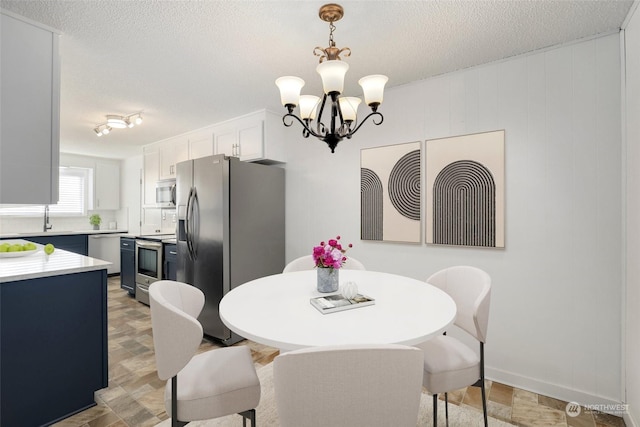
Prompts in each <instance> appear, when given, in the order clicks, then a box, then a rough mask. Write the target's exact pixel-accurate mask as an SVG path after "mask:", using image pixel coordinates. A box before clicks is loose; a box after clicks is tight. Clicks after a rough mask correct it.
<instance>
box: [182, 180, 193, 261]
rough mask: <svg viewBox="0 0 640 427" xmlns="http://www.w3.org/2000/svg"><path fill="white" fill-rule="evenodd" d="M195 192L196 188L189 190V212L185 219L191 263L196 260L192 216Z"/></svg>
mask: <svg viewBox="0 0 640 427" xmlns="http://www.w3.org/2000/svg"><path fill="white" fill-rule="evenodd" d="M193 191H194V188H193V187H191V189H189V196H188V197H187V212H186V215H185V219H184V231H185V235H186V236H185V237H186V241H187V253H188V254H189V259H190V260H191V261H193V260H194V258H193V242H192V240H191V219H192V218H191V216H192V210H193Z"/></svg>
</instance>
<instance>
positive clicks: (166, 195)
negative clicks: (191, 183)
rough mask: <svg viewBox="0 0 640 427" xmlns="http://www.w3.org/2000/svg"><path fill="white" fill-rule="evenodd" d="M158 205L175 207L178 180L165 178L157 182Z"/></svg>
mask: <svg viewBox="0 0 640 427" xmlns="http://www.w3.org/2000/svg"><path fill="white" fill-rule="evenodd" d="M156 205H157V206H160V207H173V206H175V205H176V180H175V178H172V179H163V180H161V181H158V183H157V184H156Z"/></svg>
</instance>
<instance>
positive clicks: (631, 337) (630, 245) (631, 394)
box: [625, 9, 640, 426]
mask: <svg viewBox="0 0 640 427" xmlns="http://www.w3.org/2000/svg"><path fill="white" fill-rule="evenodd" d="M625 45H626V46H625V47H626V49H625V50H626V60H625V62H626V91H625V101H626V139H627V144H626V148H627V164H626V171H627V193H626V196H627V224H626V225H627V228H626V235H627V241H626V244H627V246H626V248H627V254H626V255H627V265H626V267H627V269H626V273H627V277H626V279H627V282H626V283H627V287H626V337H625V349H626V354H625V361H626V402H627V404H628V405H629V414H628V419H625V421H627V425H632V426H638V425H640V362H639V361H640V261H639V260H640V168H638V165H639V164H640V120H638V117H640V12H638V9H636V10H635V13H634V14H633V16H632V18H631V20H630V21H629V23H628V25H627V27H626V29H625Z"/></svg>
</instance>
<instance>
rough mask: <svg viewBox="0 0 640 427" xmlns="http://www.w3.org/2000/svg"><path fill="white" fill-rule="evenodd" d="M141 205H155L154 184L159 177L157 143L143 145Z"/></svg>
mask: <svg viewBox="0 0 640 427" xmlns="http://www.w3.org/2000/svg"><path fill="white" fill-rule="evenodd" d="M142 163H143V164H142V169H143V171H144V173H143V181H144V182H143V187H142V188H143V193H144V194H143V201H142V205H143V206H155V205H156V184H157V183H158V180H159V179H160V151H159V147H158V145H157V144H154V145H152V146H148V147H144V150H143V155H142Z"/></svg>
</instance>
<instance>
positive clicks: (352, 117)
mask: <svg viewBox="0 0 640 427" xmlns="http://www.w3.org/2000/svg"><path fill="white" fill-rule="evenodd" d="M318 15H319V16H320V19H322V20H323V21H325V22H328V23H329V46H328V47H326V48H324V49H323V48H321V47H316V48H315V49H314V50H313V54H314V55H316V56H319V57H320V64H319V65H318V66H317V68H316V71H317V72H318V74H320V77H321V78H322V86H323V89H324V95H323V96H322V99H320V97H317V96H314V95H302V96H301V95H300V90H301V89H302V87H303V86H304V80H302V79H301V78H299V77H294V76H284V77H280V78H279V79H277V80H276V85H277V86H278V88H279V89H280V101H281V102H282V105H283V106H284V107H285V108H286V109H287V114H285V115H284V116H283V117H282V122H283V123H284V125H285V126H287V127H289V126H291V125H293V120H290V121H288V120H287V118H291V119H295V120H297V121H298V122H299V123H300V124H301V125H302V127H303V130H302V136H303V137H305V138H308V137H309V135H313V136H315V137H316V138H319V139H321V140H323V141H324V142H326V143H327V145H328V146H329V148H330V149H331V152H332V153H333V152H334V151H335V148H336V146H337V145H338V143H339V142H340V141H342V140H343V139H344V138H347V139H350V138H351V137H352V136H353V134H354V133H356V132H357V131H358V129H360V127H361V126H362V125H363V124H364V122H366V121H367V119H369V117H372V116H376V117H374V118H373V119H372V120H373V123H374V124H376V125H379V124H381V123H382V120H383V119H384V118H383V116H382V114H380V113H379V112H378V107H379V106H380V104H382V97H383V93H384V85H385V84H386V83H387V80H388V78H387V76H383V75H380V74H375V75H370V76H365V77H363V78H361V79H360V80H359V81H358V83H359V84H360V86H362V90H363V92H364V100H365V103H366V104H367V105H368V106H369V107H370V108H371V113H369V115H367V116H366V117H365V118H364V119H362V120H361V121H360V123H359V124H358V120H357V111H358V106H359V105H360V102H361V100H360V98H356V97H351V96H340V94H341V93H342V92H343V90H344V76H345V74H346V73H347V70H348V69H349V64H347V63H346V62H343V61H342V59H341V58H340V55H342V56H344V57H347V56H350V55H351V49H349V48H348V47H344V48H342V49H340V48H338V47H336V43H335V42H334V41H333V32H334V30H335V29H336V27H335V25H333V23H334V22H336V21H339V20H340V19H342V17H343V16H344V10H343V8H342V6H340V5H339V4H334V3H331V4H325V5H324V6H322V7H321V8H320V11H319V13H318ZM327 100H328V102H329V105H327ZM297 106H300V109H299V110H300V116H299V117H298V116H296V115H295V114H294V113H293V110H294V108H296V107H297ZM325 106H326V107H327V109H330V113H329V114H330V116H329V117H330V122H329V125H325V124H324V123H323V122H322V121H321V120H322V115H323V112H324V110H325ZM314 120H315V121H316V122H315V124H314V122H313V121H314Z"/></svg>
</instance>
